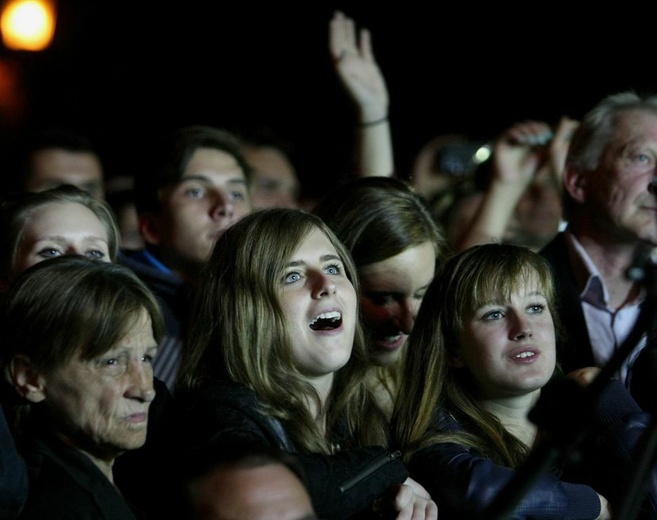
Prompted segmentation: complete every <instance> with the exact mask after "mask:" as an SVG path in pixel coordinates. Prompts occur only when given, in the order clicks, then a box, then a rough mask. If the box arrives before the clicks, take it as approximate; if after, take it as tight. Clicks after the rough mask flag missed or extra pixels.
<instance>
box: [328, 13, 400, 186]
mask: <svg viewBox="0 0 657 520" xmlns="http://www.w3.org/2000/svg"><path fill="white" fill-rule="evenodd" d="M329 48H330V51H331V56H332V58H333V65H334V68H335V71H336V74H337V75H338V78H339V79H340V82H341V84H342V86H343V87H344V89H345V91H346V93H347V95H348V96H349V98H350V99H351V100H352V102H353V104H354V108H355V110H356V115H357V117H358V123H357V130H356V169H357V172H356V173H357V175H358V176H361V177H367V176H385V177H389V176H392V175H393V174H394V171H395V167H394V158H393V149H392V136H391V132H390V122H389V120H388V104H389V99H388V89H387V87H386V84H385V80H384V78H383V75H382V74H381V71H380V69H379V66H378V65H377V63H376V60H375V59H374V53H373V52H372V40H371V35H370V32H369V31H368V30H367V29H361V30H360V31H357V30H356V25H355V23H354V20H352V19H351V18H349V17H347V16H345V14H344V13H342V12H341V11H336V13H335V14H334V15H333V18H332V19H331V22H330V24H329Z"/></svg>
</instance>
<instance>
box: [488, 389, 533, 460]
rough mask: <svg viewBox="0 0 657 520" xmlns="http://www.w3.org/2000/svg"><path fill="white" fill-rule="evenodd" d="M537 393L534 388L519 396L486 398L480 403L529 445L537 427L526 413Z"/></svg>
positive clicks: (507, 428)
mask: <svg viewBox="0 0 657 520" xmlns="http://www.w3.org/2000/svg"><path fill="white" fill-rule="evenodd" d="M539 395H540V390H535V391H534V392H531V393H528V394H524V395H520V396H511V397H502V398H494V399H486V400H483V401H482V405H483V407H484V408H485V409H486V410H487V411H489V412H490V413H492V414H493V415H494V416H495V417H497V418H498V419H499V421H500V422H501V423H502V425H503V426H504V428H505V429H506V430H507V431H508V432H509V433H511V434H512V435H514V436H515V437H517V438H518V439H520V441H522V442H523V443H524V444H525V445H526V446H528V447H531V446H532V445H533V443H534V440H535V438H536V433H537V431H538V429H537V427H536V425H535V424H534V423H532V422H531V421H530V420H529V418H528V415H529V412H530V410H531V409H532V408H533V407H534V405H535V404H536V401H537V400H538V397H539Z"/></svg>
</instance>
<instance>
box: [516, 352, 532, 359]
mask: <svg viewBox="0 0 657 520" xmlns="http://www.w3.org/2000/svg"><path fill="white" fill-rule="evenodd" d="M535 355H536V354H534V353H533V352H521V353H520V354H518V355H517V356H514V357H515V358H516V359H521V358H528V357H534V356H535Z"/></svg>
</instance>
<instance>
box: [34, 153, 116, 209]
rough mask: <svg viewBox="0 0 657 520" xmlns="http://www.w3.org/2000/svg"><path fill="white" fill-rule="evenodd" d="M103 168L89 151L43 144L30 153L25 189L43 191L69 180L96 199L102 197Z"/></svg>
mask: <svg viewBox="0 0 657 520" xmlns="http://www.w3.org/2000/svg"><path fill="white" fill-rule="evenodd" d="M103 182H104V181H103V168H102V165H101V164H100V160H99V159H98V157H97V156H96V155H95V154H93V153H91V152H71V151H67V150H60V149H58V148H45V149H43V150H39V151H37V152H35V153H34V154H33V156H32V170H31V174H30V178H29V179H27V182H26V183H25V190H26V191H44V190H48V189H50V188H56V187H57V186H61V185H62V184H73V185H75V186H77V187H78V188H80V189H82V190H84V191H86V192H88V193H89V194H90V195H92V196H94V197H96V198H97V199H100V200H102V199H104V197H105V188H104V184H103Z"/></svg>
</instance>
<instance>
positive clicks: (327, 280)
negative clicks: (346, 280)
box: [312, 273, 336, 299]
mask: <svg viewBox="0 0 657 520" xmlns="http://www.w3.org/2000/svg"><path fill="white" fill-rule="evenodd" d="M312 284H313V285H312V297H313V298H315V299H320V298H325V297H326V296H331V295H333V294H335V291H336V287H335V282H334V281H333V279H332V278H331V277H330V276H327V275H325V274H324V273H317V274H316V275H315V276H314V279H313V281H312Z"/></svg>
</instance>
